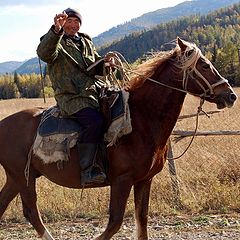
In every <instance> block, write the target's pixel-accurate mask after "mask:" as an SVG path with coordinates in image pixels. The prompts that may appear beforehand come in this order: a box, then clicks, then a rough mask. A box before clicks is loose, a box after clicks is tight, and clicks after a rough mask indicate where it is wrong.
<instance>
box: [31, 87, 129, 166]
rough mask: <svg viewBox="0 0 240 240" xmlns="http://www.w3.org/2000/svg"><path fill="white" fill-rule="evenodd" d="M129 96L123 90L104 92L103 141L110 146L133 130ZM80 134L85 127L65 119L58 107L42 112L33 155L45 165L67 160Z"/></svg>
mask: <svg viewBox="0 0 240 240" xmlns="http://www.w3.org/2000/svg"><path fill="white" fill-rule="evenodd" d="M128 96H129V93H127V92H125V91H124V90H122V91H117V92H116V91H109V90H107V89H102V92H101V94H100V99H99V102H100V110H101V112H102V113H103V116H104V117H103V118H104V132H105V134H104V139H103V142H104V143H105V145H107V146H112V145H113V144H114V143H115V142H116V141H117V139H118V138H119V137H121V136H122V135H125V134H128V133H130V132H131V131H132V127H131V121H130V115H129V108H128ZM126 126H127V127H126ZM81 132H82V126H80V124H79V123H78V122H77V120H76V118H74V117H64V116H62V115H61V113H60V110H59V108H58V107H57V106H53V107H51V108H49V109H46V110H44V111H43V113H42V118H41V121H40V124H39V127H38V130H37V135H36V139H35V141H34V144H33V153H34V154H35V155H36V156H38V157H39V158H40V159H42V161H43V162H44V163H45V164H49V163H54V162H59V161H68V159H69V155H70V149H71V148H72V147H74V146H75V145H76V142H77V139H78V138H79V137H80V135H81ZM100 149H103V148H102V147H100Z"/></svg>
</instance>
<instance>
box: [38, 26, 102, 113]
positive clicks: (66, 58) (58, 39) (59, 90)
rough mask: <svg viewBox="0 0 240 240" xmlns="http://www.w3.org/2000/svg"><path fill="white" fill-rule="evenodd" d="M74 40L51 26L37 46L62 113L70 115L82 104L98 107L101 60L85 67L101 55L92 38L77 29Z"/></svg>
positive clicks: (79, 108)
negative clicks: (77, 37)
mask: <svg viewBox="0 0 240 240" xmlns="http://www.w3.org/2000/svg"><path fill="white" fill-rule="evenodd" d="M78 36H79V39H78V40H77V41H75V40H72V39H71V38H69V37H67V36H66V35H64V34H63V33H59V34H57V33H56V32H55V31H54V29H53V26H52V27H51V29H50V30H49V31H48V33H47V34H45V35H44V36H43V37H42V39H41V42H40V44H39V45H38V48H37V54H38V56H39V57H40V59H41V60H43V61H44V62H46V63H47V66H48V73H49V77H50V79H51V82H52V87H53V89H54V93H55V99H56V101H57V104H58V106H59V108H60V110H61V112H62V114H63V115H72V114H74V113H76V112H78V111H79V110H81V109H82V108H85V107H92V108H98V107H99V104H98V93H97V89H96V82H97V79H96V78H95V75H102V72H103V62H100V63H99V64H98V65H96V67H93V68H92V69H91V70H90V71H89V72H87V68H88V67H89V66H91V65H92V64H94V63H95V62H96V61H97V60H99V59H101V57H100V56H99V55H98V53H97V52H96V49H95V47H94V45H93V42H92V40H91V39H90V37H88V36H87V35H86V34H82V33H79V34H78Z"/></svg>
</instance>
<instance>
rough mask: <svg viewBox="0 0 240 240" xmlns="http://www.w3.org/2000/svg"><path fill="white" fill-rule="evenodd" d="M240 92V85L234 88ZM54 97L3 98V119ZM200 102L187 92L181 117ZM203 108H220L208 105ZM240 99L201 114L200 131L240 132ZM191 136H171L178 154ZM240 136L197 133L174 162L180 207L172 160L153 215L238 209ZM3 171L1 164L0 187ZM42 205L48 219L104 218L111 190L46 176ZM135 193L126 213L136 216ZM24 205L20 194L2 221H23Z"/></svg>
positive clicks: (157, 189) (157, 185) (187, 126)
mask: <svg viewBox="0 0 240 240" xmlns="http://www.w3.org/2000/svg"><path fill="white" fill-rule="evenodd" d="M235 90H236V92H237V94H238V95H239V94H240V89H235ZM54 103H55V101H54V99H47V103H45V104H44V103H43V100H42V99H14V100H2V101H0V119H3V118H4V117H6V116H8V115H10V114H12V113H14V112H17V111H19V110H21V109H26V108H31V107H34V106H46V107H47V106H50V105H53V104H54ZM198 105H199V100H198V99H196V98H194V97H192V96H187V98H186V101H185V103H184V107H183V110H182V114H181V115H186V114H191V113H196V111H197V107H198ZM203 108H204V110H205V111H210V110H216V107H215V105H212V104H209V103H206V104H204V107H203ZM239 117H240V102H239V101H238V102H237V103H236V105H235V106H234V107H233V108H231V109H225V110H223V111H221V112H220V113H217V114H214V115H211V117H210V118H207V117H205V116H201V117H200V123H199V127H198V130H199V131H219V130H239ZM195 121H196V119H195V118H189V119H184V120H181V121H178V122H177V124H176V127H175V129H177V130H194V129H195ZM189 141H190V138H185V139H183V140H181V141H180V142H178V143H175V142H174V137H172V145H173V153H174V156H178V155H180V154H181V153H182V152H183V151H184V150H185V149H186V147H187V146H188V143H189ZM239 143H240V136H207V137H196V138H195V140H194V142H193V144H192V145H191V147H190V149H189V150H188V151H187V152H186V154H184V156H183V157H181V158H180V159H178V160H176V161H175V164H176V170H177V176H178V180H179V187H180V197H181V203H182V209H181V210H180V209H178V208H177V207H176V205H175V204H174V195H173V191H172V186H171V179H170V175H169V171H168V164H166V165H165V167H164V170H163V171H162V172H161V173H159V174H158V175H157V176H155V178H154V181H153V187H152V192H151V202H150V214H152V215H154V214H163V215H172V214H179V213H189V214H194V213H231V212H240V201H239V196H240V165H239V163H240V160H239V158H240V152H239V145H240V144H239ZM4 181H5V175H4V171H3V169H2V168H1V167H0V187H2V186H3V184H4ZM37 191H38V204H39V208H40V212H41V213H42V216H43V218H44V220H45V221H49V222H51V221H53V220H62V219H66V218H77V217H79V216H82V217H84V216H88V217H91V216H105V215H107V214H108V203H109V188H108V187H106V188H101V189H87V190H84V192H83V195H82V198H81V190H72V189H67V188H63V187H60V186H57V185H55V184H53V183H51V182H49V181H48V180H47V179H46V178H44V177H42V178H40V179H39V180H38V183H37ZM133 209H134V206H133V196H132V194H131V196H130V199H129V202H128V205H127V210H126V215H132V214H133ZM21 211H22V207H21V201H20V198H19V197H17V198H16V199H15V200H14V201H13V202H12V203H11V204H10V206H9V208H8V210H7V211H6V213H5V214H4V219H6V220H12V221H22V220H23V215H22V212H21Z"/></svg>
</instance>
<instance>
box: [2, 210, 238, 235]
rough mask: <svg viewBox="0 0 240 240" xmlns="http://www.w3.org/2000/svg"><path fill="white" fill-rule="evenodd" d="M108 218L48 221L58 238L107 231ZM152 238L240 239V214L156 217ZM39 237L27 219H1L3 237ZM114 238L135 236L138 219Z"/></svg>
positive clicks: (126, 222)
mask: <svg viewBox="0 0 240 240" xmlns="http://www.w3.org/2000/svg"><path fill="white" fill-rule="evenodd" d="M106 223H107V218H104V219H79V220H77V221H64V222H57V223H48V224H46V225H47V227H48V229H49V230H50V232H51V234H52V235H53V236H54V238H55V240H70V239H71V240H80V239H84V240H88V239H93V238H94V237H96V236H97V235H98V234H100V233H101V232H103V230H104V227H105V226H106ZM148 226H149V227H148V231H149V240H157V239H159V240H160V239H162V240H182V239H186V240H239V239H240V214H231V215H226V214H225V215H197V216H174V217H163V216H158V217H156V216H155V217H152V218H149V223H148ZM3 239H4V240H19V239H22V240H29V239H32V240H37V239H39V238H37V236H36V232H35V231H34V230H33V228H32V227H31V225H30V224H28V223H27V222H26V223H21V224H20V223H7V222H1V223H0V240H3ZM112 239H113V240H133V239H135V226H134V219H132V218H125V219H124V223H123V225H122V227H121V229H120V231H119V232H118V233H117V234H116V235H115V236H114V237H113V238H112Z"/></svg>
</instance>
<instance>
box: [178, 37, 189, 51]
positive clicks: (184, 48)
mask: <svg viewBox="0 0 240 240" xmlns="http://www.w3.org/2000/svg"><path fill="white" fill-rule="evenodd" d="M184 42H185V41H184V40H182V39H181V38H180V37H177V43H178V46H179V47H180V48H181V50H182V52H185V50H186V48H187V45H186V44H185V43H184Z"/></svg>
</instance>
